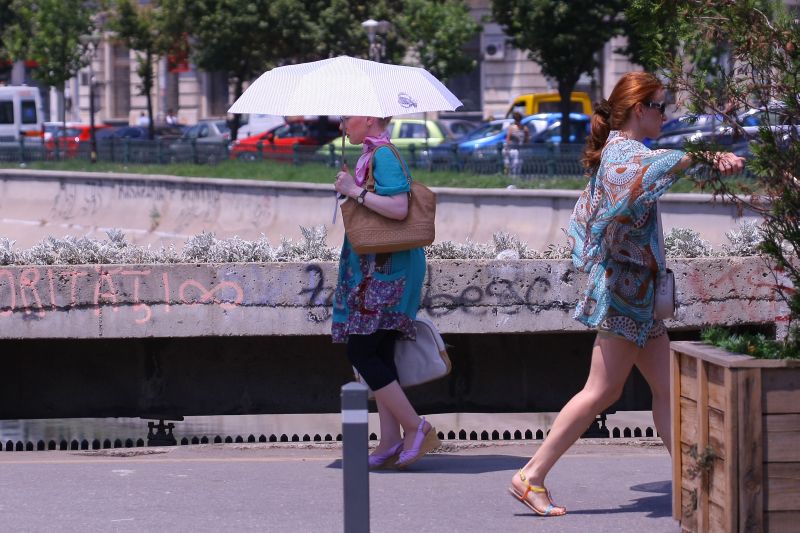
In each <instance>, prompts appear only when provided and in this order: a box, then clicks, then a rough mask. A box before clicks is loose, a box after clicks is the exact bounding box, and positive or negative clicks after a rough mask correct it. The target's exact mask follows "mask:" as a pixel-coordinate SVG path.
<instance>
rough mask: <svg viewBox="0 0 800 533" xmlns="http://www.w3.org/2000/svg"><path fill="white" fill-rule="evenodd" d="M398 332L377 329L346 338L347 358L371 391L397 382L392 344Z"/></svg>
mask: <svg viewBox="0 0 800 533" xmlns="http://www.w3.org/2000/svg"><path fill="white" fill-rule="evenodd" d="M398 333H399V332H398V331H396V330H393V329H379V330H378V331H376V332H375V333H371V334H369V335H352V334H351V335H350V336H349V337H348V338H347V358H348V359H349V360H350V364H351V365H353V367H354V368H355V369H356V370H357V371H358V373H359V374H361V377H362V378H364V381H366V382H367V385H369V388H370V389H372V390H373V391H376V390H378V389H382V388H383V387H385V386H386V385H388V384H389V383H391V382H392V381H395V380H397V367H396V366H395V364H394V343H395V341H396V340H397V335H398Z"/></svg>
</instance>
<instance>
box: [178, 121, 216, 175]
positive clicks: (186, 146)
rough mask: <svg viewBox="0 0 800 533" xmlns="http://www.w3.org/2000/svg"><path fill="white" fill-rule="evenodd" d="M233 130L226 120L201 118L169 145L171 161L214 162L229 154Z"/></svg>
mask: <svg viewBox="0 0 800 533" xmlns="http://www.w3.org/2000/svg"><path fill="white" fill-rule="evenodd" d="M230 139H231V130H230V128H229V127H228V124H227V122H225V121H224V120H201V121H200V122H198V123H197V124H195V125H193V126H189V127H188V128H186V130H185V131H184V132H183V135H181V136H180V138H178V139H176V140H175V142H173V143H172V144H170V146H169V159H170V161H171V162H174V163H176V162H193V163H209V164H213V163H216V162H218V161H221V160H222V159H226V158H227V155H228V143H229V142H230Z"/></svg>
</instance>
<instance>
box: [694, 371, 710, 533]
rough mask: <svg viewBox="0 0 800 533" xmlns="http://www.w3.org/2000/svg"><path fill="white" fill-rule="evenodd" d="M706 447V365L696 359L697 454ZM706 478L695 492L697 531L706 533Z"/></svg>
mask: <svg viewBox="0 0 800 533" xmlns="http://www.w3.org/2000/svg"><path fill="white" fill-rule="evenodd" d="M706 446H708V363H707V362H705V361H704V360H702V359H697V453H703V451H704V450H705V449H706ZM706 478H707V476H705V475H700V476H698V479H699V480H700V483H699V489H698V492H697V530H698V531H708V519H709V518H708V512H709V509H708V493H709V490H708V488H709V485H708V483H704V482H703V481H708V482H709V483H710V480H707V479H706Z"/></svg>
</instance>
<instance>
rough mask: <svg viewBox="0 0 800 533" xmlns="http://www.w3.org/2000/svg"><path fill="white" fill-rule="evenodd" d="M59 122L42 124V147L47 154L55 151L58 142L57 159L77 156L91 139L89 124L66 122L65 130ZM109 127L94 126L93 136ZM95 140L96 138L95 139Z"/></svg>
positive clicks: (102, 125)
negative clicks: (43, 133)
mask: <svg viewBox="0 0 800 533" xmlns="http://www.w3.org/2000/svg"><path fill="white" fill-rule="evenodd" d="M63 126H64V125H63V123H60V122H46V123H45V124H44V132H45V135H44V147H45V150H46V151H47V152H49V153H51V154H52V153H54V152H55V150H56V141H57V142H58V151H59V157H75V156H76V155H78V153H79V151H80V150H81V147H82V146H87V145H88V143H89V141H91V139H92V127H91V125H89V124H82V123H77V122H67V129H66V130H65V129H64V127H63ZM108 127H109V126H107V125H105V124H95V126H94V130H95V136H96V135H97V133H98V132H99V131H102V130H104V129H106V128H108ZM95 138H96V137H95Z"/></svg>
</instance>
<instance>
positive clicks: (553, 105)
mask: <svg viewBox="0 0 800 533" xmlns="http://www.w3.org/2000/svg"><path fill="white" fill-rule="evenodd" d="M560 112H561V101H560V100H558V101H556V102H540V103H539V113H560ZM569 112H570V113H583V104H581V103H580V102H576V101H575V100H572V101H570V103H569ZM523 114H524V113H523Z"/></svg>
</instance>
